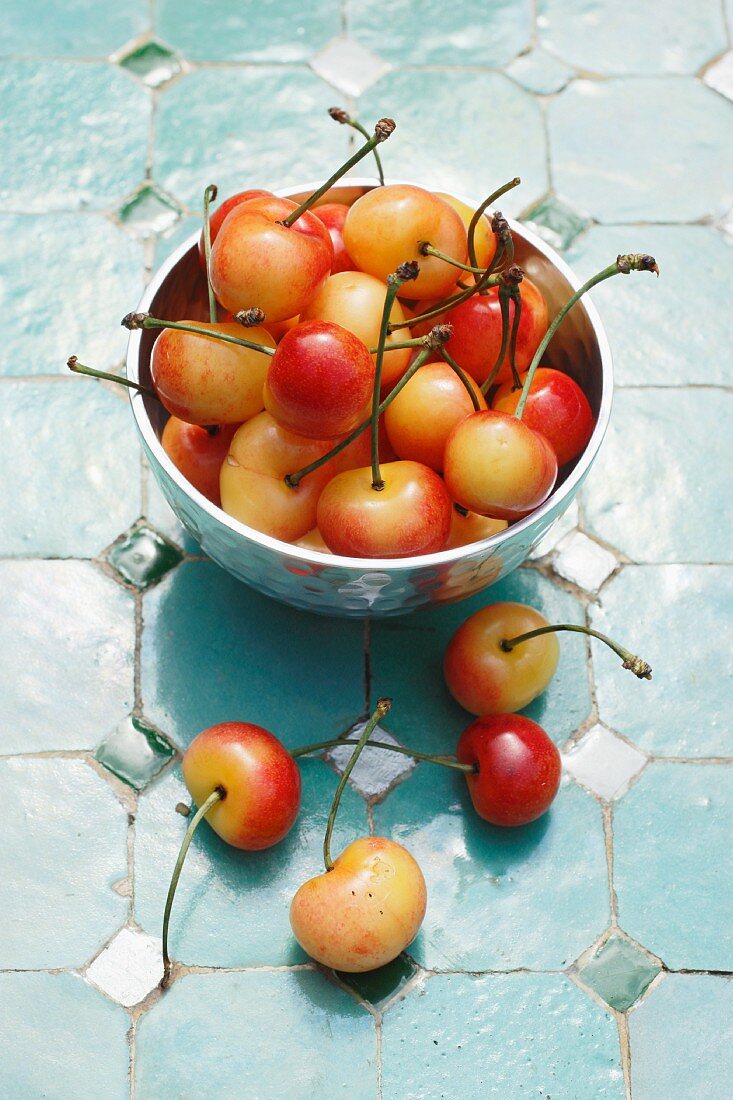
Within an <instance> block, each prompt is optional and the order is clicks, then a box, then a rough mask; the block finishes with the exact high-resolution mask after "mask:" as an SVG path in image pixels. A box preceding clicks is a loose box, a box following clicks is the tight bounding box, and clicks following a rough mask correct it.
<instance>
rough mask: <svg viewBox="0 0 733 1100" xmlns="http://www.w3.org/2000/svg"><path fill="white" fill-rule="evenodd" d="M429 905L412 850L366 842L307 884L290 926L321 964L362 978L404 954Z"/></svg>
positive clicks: (346, 851)
mask: <svg viewBox="0 0 733 1100" xmlns="http://www.w3.org/2000/svg"><path fill="white" fill-rule="evenodd" d="M426 904H427V890H426V887H425V879H424V878H423V874H422V871H421V870H420V867H419V865H418V864H417V862H416V860H415V859H414V858H413V856H411V855H410V853H409V852H408V851H407V849H406V848H403V847H402V845H401V844H397V843H396V842H395V841H394V840H388V839H386V838H385V837H379V836H369V837H362V838H361V839H360V840H355V841H354V842H353V843H352V844H349V845H348V847H347V848H345V849H344V851H343V852H342V853H341V855H340V856H338V857H337V858H336V859H335V860H334V864H333V867H332V869H331V870H330V871H326V872H325V873H324V874H322V875H317V876H316V877H315V878H312V879H309V880H308V882H304V883H303V885H302V886H301V887H300V889H299V890H298V891H297V893H296V894H295V897H294V898H293V901H292V904H291V906H290V924H291V926H292V929H293V933H294V935H295V938H296V940H297V941H298V943H299V944H300V946H301V947H302V948H303V950H304V951H305V952H307V954H309V955H310V956H311V958H313V959H315V960H316V962H319V963H321V965H322V966H329V967H333V969H334V970H343V971H345V972H346V973H348V974H357V973H360V972H363V971H366V970H374V969H375V968H376V967H378V966H385V965H386V964H387V963H388V962H391V961H392V960H393V959H396V958H397V956H398V955H399V953H400V951H404V949H405V948H406V947H407V946H408V945H409V944H410V943H411V942H412V941H413V940H414V938H415V936H416V935H417V933H418V931H419V929H420V925H421V924H422V922H423V918H424V916H425V907H426Z"/></svg>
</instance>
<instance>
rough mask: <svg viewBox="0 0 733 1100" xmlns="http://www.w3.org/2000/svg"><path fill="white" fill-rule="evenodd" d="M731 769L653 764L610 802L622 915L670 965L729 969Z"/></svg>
mask: <svg viewBox="0 0 733 1100" xmlns="http://www.w3.org/2000/svg"><path fill="white" fill-rule="evenodd" d="M731 830H733V769H731V768H727V767H725V766H723V765H715V764H701V765H690V764H665V763H656V764H651V765H650V766H649V767H648V768H647V769H646V771H645V772H644V774H643V775H642V776H641V779H640V780H639V782H638V783H637V784H636V785H635V786H634V787H632V789H631V790H630V791H629V793H628V794H627V795H626V797H625V798H623V799H622V800H621V801H620V802H619V803H618V805H617V806H616V808H615V810H614V881H615V886H616V894H617V896H618V906H619V918H618V919H619V923H620V925H621V927H622V928H623V929H624V931H625V932H628V933H629V935H630V936H632V937H633V938H634V939H635V940H637V941H638V942H639V943H643V944H644V946H645V947H646V948H648V950H649V951H651V952H653V953H654V954H655V955H658V956H659V958H661V959H662V960H663V961H664V963H665V964H666V965H667V966H669V967H670V968H671V969H673V970H680V969H685V970H733V896H732V895H731V892H730V890H727V889H726V888H725V887H724V884H723V880H722V879H721V872H722V869H723V868H727V867H728V866H729V864H730V836H731Z"/></svg>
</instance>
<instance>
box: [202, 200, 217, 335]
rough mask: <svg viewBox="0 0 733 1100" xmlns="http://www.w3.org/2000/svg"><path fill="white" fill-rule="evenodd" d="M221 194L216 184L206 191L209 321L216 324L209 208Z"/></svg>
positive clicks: (205, 229)
mask: <svg viewBox="0 0 733 1100" xmlns="http://www.w3.org/2000/svg"><path fill="white" fill-rule="evenodd" d="M218 194H219V189H218V188H217V186H216V184H215V183H210V184H209V186H208V187H207V188H206V190H205V191H204V258H205V260H206V288H207V290H208V292H209V320H210V321H211V323H212V325H215V324H216V298H215V297H214V288H213V287H212V285H211V224H210V221H209V206H210V205H211V203H212V202H213V201H214V199H215V198H216V196H217V195H218Z"/></svg>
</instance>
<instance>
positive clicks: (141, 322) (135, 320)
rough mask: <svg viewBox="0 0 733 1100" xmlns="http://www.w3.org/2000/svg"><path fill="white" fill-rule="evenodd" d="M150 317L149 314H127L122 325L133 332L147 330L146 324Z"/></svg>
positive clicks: (121, 322)
mask: <svg viewBox="0 0 733 1100" xmlns="http://www.w3.org/2000/svg"><path fill="white" fill-rule="evenodd" d="M149 316H150V314H149V313H126V314H125V316H124V317H123V318H122V320H121V321H120V324H121V325H122V327H123V328H128V329H129V330H130V332H132V331H133V329H138V328H145V322H146V321H147V319H148V317H149Z"/></svg>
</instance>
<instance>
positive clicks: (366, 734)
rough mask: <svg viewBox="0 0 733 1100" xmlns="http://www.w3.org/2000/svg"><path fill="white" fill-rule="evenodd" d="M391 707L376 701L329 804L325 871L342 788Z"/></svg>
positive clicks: (328, 866)
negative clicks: (376, 727) (381, 719)
mask: <svg viewBox="0 0 733 1100" xmlns="http://www.w3.org/2000/svg"><path fill="white" fill-rule="evenodd" d="M391 706H392V700H391V699H379V700H377V707H376V710H375V711H374V714H373V715H372V716H371V718H370V719H369V721H368V722H367V724H366V725H365V726H364V729H363V731H362V734H361V737H360V738H359V740H358V741H357V742H356V748H355V749H354V751H353V752H352V754H351V757H350V758H349V762H348V764H347V765H346V767H345V768H344V770H343V772H342V774H341V780H340V781H339V785H338V787H337V788H336V794H335V795H334V796H333V803H332V804H331V812H330V813H329V815H328V823H327V825H326V835H325V836H324V838H323V862H324V863H325V865H326V870H327V871H330V870H331V869H332V868H333V860H332V859H331V836H332V834H333V827H334V824H335V822H336V814H337V812H338V808H339V803H340V801H341V795H342V794H343V793H344V787H345V786H346V783H347V782H348V778H349V776H350V775H351V773H352V771H353V770H354V766H355V764H356V762H357V760H358V759H359V757H360V756H361V750H362V749H363V748H364V746H365V745H366V743H367V741H368V740H369V738H370V737H371V735H372V733H373V732H374V728H375V726H376V725H377V723H378V722H379V720H380V718H384V716H385V714H387V712H388V711H389V709H390V707H391Z"/></svg>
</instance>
